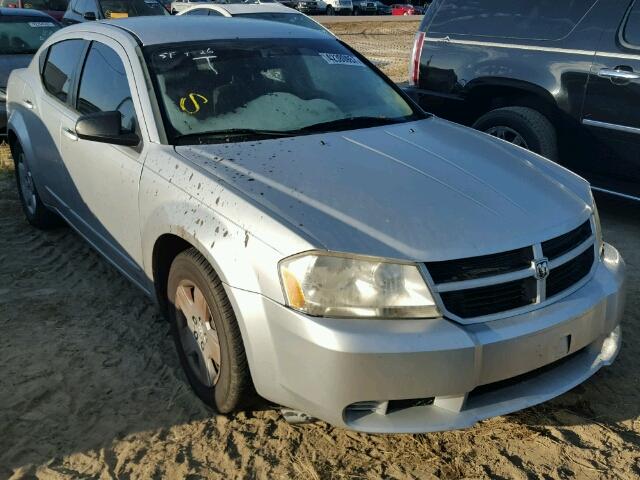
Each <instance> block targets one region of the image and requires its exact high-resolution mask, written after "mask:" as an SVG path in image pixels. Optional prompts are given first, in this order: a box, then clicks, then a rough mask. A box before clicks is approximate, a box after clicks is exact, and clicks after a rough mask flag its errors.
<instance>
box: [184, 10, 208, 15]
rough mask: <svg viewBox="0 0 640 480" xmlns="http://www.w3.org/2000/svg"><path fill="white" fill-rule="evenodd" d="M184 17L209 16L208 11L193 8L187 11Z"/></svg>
mask: <svg viewBox="0 0 640 480" xmlns="http://www.w3.org/2000/svg"><path fill="white" fill-rule="evenodd" d="M185 15H209V11H208V10H207V9H206V8H195V9H193V10H189V11H188V12H187V13H185Z"/></svg>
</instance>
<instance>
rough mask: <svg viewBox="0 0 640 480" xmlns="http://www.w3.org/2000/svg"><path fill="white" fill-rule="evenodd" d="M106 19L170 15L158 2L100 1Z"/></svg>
mask: <svg viewBox="0 0 640 480" xmlns="http://www.w3.org/2000/svg"><path fill="white" fill-rule="evenodd" d="M100 8H102V14H103V15H104V18H113V19H115V18H127V17H143V16H148V15H169V12H167V9H166V8H164V6H163V5H162V4H161V3H160V2H158V1H156V0H100Z"/></svg>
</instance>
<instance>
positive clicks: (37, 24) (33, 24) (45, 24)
mask: <svg viewBox="0 0 640 480" xmlns="http://www.w3.org/2000/svg"><path fill="white" fill-rule="evenodd" d="M29 26H30V27H33V28H46V27H55V25H54V24H53V23H51V22H29Z"/></svg>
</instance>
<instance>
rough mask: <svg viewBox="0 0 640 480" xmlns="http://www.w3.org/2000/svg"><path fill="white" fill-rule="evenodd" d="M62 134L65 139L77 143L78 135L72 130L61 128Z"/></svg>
mask: <svg viewBox="0 0 640 480" xmlns="http://www.w3.org/2000/svg"><path fill="white" fill-rule="evenodd" d="M62 133H63V134H64V136H65V137H67V138H68V139H69V140H71V141H72V142H77V141H78V134H77V133H76V132H74V131H73V130H71V129H70V128H62Z"/></svg>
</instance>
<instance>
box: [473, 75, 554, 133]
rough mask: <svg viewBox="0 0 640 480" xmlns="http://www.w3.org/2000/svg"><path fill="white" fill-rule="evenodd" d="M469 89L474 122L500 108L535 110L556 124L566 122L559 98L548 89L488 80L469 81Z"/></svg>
mask: <svg viewBox="0 0 640 480" xmlns="http://www.w3.org/2000/svg"><path fill="white" fill-rule="evenodd" d="M465 90H466V94H465V97H466V100H467V102H466V103H467V105H468V106H469V107H470V118H469V122H470V123H473V122H474V121H476V120H477V119H478V118H480V117H481V116H482V115H484V114H485V113H487V112H490V111H491V110H495V109H496V108H503V107H515V106H519V107H529V108H533V109H534V110H537V111H539V112H540V113H541V114H543V115H544V116H545V117H547V118H548V119H549V121H551V122H552V123H553V124H554V125H556V124H557V123H558V122H560V121H561V119H562V110H561V108H560V107H559V105H558V102H557V100H556V98H555V97H554V96H553V95H552V94H551V93H550V92H549V91H548V90H547V89H545V88H543V87H541V86H539V85H536V84H534V83H531V82H527V81H524V80H516V79H508V78H495V77H488V78H480V79H476V80H473V81H472V82H469V83H468V84H467V86H466V88H465Z"/></svg>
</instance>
